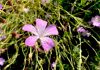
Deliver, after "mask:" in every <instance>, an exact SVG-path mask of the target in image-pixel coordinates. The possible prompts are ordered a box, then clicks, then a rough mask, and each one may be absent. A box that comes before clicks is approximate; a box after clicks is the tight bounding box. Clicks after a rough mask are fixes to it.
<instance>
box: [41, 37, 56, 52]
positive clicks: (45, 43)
mask: <svg viewBox="0 0 100 70" xmlns="http://www.w3.org/2000/svg"><path fill="white" fill-rule="evenodd" d="M40 40H41V44H42V47H43V49H44V51H49V50H50V49H51V48H53V47H54V45H55V44H54V42H53V39H51V38H49V37H42V38H40Z"/></svg>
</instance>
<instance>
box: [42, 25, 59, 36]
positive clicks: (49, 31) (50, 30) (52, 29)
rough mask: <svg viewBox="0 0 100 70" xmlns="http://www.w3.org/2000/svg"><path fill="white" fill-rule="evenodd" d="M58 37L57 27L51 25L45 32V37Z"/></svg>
mask: <svg viewBox="0 0 100 70" xmlns="http://www.w3.org/2000/svg"><path fill="white" fill-rule="evenodd" d="M48 35H58V30H57V28H56V26H55V25H49V26H48V27H47V28H46V29H45V32H44V36H48Z"/></svg>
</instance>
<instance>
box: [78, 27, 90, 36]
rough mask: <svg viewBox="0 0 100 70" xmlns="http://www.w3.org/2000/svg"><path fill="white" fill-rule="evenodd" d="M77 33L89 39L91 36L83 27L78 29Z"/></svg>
mask: <svg viewBox="0 0 100 70" xmlns="http://www.w3.org/2000/svg"><path fill="white" fill-rule="evenodd" d="M77 32H79V33H81V34H82V36H86V37H89V36H90V35H91V34H90V33H89V31H88V30H86V29H85V28H84V27H78V28H77Z"/></svg>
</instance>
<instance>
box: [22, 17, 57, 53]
mask: <svg viewBox="0 0 100 70" xmlns="http://www.w3.org/2000/svg"><path fill="white" fill-rule="evenodd" d="M46 26H47V22H46V21H44V20H42V19H36V26H35V27H34V26H33V25H31V24H26V25H24V26H23V28H22V30H24V31H28V32H31V33H32V34H34V35H32V36H30V37H28V38H27V39H26V40H25V44H26V45H27V46H34V45H35V42H36V41H37V40H38V39H40V41H41V44H42V47H43V49H44V50H45V51H49V50H50V49H51V48H52V47H54V41H53V39H51V38H50V37H48V36H50V35H58V30H57V28H56V26H55V25H49V26H48V27H47V28H46Z"/></svg>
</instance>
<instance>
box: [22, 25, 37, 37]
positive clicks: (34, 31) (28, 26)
mask: <svg viewBox="0 0 100 70" xmlns="http://www.w3.org/2000/svg"><path fill="white" fill-rule="evenodd" d="M22 30H24V31H28V32H31V33H33V34H35V35H38V33H37V31H36V28H35V27H34V26H33V25H31V24H26V25H24V26H23V28H22Z"/></svg>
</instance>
